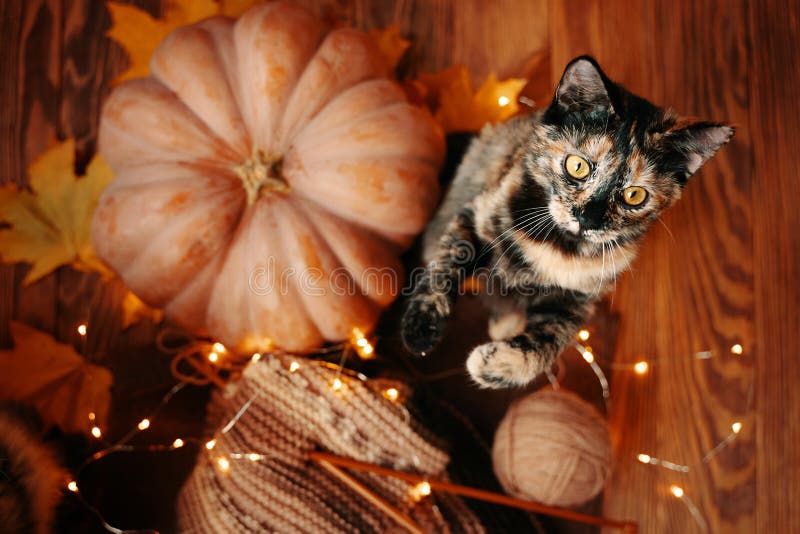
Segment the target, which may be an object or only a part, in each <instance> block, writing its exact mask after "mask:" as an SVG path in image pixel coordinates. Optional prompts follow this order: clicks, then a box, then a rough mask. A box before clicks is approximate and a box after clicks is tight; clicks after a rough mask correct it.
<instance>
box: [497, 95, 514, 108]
mask: <svg viewBox="0 0 800 534" xmlns="http://www.w3.org/2000/svg"><path fill="white" fill-rule="evenodd" d="M510 103H511V99H510V98H508V97H507V96H501V97H500V98H498V99H497V105H498V106H500V107H501V108H504V107H506V106H507V105H508V104H510Z"/></svg>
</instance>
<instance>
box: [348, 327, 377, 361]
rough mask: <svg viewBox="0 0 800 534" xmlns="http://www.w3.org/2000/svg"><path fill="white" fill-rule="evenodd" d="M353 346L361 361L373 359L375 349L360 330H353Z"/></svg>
mask: <svg viewBox="0 0 800 534" xmlns="http://www.w3.org/2000/svg"><path fill="white" fill-rule="evenodd" d="M353 344H354V345H355V348H356V352H357V353H358V355H359V357H361V358H362V359H364V360H369V359H370V358H373V357H374V354H375V349H374V348H373V346H372V344H371V343H370V342H369V340H368V339H367V338H366V337H365V336H364V332H362V331H361V329H360V328H353Z"/></svg>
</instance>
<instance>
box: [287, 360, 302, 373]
mask: <svg viewBox="0 0 800 534" xmlns="http://www.w3.org/2000/svg"><path fill="white" fill-rule="evenodd" d="M298 369H300V364H299V363H297V362H292V363H290V364H289V372H290V373H294V372H295V371H297V370H298Z"/></svg>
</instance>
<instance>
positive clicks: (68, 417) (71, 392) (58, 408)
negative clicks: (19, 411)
mask: <svg viewBox="0 0 800 534" xmlns="http://www.w3.org/2000/svg"><path fill="white" fill-rule="evenodd" d="M11 335H12V337H13V338H14V348H13V349H11V350H0V399H3V400H8V401H14V402H22V403H26V404H31V405H33V406H34V407H35V408H36V409H37V411H38V412H39V415H40V416H41V417H42V419H43V420H44V421H45V423H47V424H52V425H57V426H59V427H60V428H61V429H63V430H64V431H66V432H88V431H89V430H90V428H91V426H92V425H95V424H96V425H98V426H100V427H101V428H103V427H104V426H105V423H106V420H107V418H108V408H109V405H110V403H111V384H112V381H113V380H112V377H111V372H110V371H109V370H108V369H106V368H105V367H100V366H99V365H94V364H92V363H89V362H88V361H86V360H85V359H84V358H83V357H82V356H80V355H79V354H78V353H77V352H75V350H74V349H73V348H72V347H71V346H70V345H66V344H64V343H59V342H57V341H56V340H54V339H53V338H52V337H50V336H49V335H47V334H45V333H44V332H40V331H38V330H35V329H33V328H30V327H29V326H25V325H24V324H22V323H17V322H15V321H12V322H11ZM90 413H93V414H94V423H92V422H91V421H90V418H89V414H90Z"/></svg>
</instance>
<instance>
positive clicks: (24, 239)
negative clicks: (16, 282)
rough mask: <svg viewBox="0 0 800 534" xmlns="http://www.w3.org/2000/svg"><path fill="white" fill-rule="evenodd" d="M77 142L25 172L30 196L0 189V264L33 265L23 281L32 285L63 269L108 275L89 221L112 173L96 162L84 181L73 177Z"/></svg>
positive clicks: (58, 149)
mask: <svg viewBox="0 0 800 534" xmlns="http://www.w3.org/2000/svg"><path fill="white" fill-rule="evenodd" d="M74 166H75V141H74V140H71V139H70V140H67V141H65V142H63V143H60V144H58V145H56V146H54V147H52V148H50V149H49V150H47V151H46V152H45V153H44V154H42V155H41V156H39V157H38V158H37V159H36V161H34V162H33V163H32V164H31V166H30V167H29V168H28V175H29V184H30V188H31V190H32V191H33V192H32V193H31V192H28V191H25V190H21V189H18V188H17V187H16V186H13V185H10V184H9V185H6V186H4V187H0V222H1V223H4V224H5V225H7V226H8V227H7V228H0V258H1V259H2V261H3V262H5V263H17V262H26V263H30V264H31V265H32V268H31V270H30V272H28V275H27V276H26V277H25V280H24V281H23V284H24V285H27V284H30V283H32V282H35V281H36V280H38V279H39V278H41V277H43V276H45V275H46V274H48V273H49V272H51V271H52V270H54V269H56V268H57V267H59V266H61V265H66V264H71V265H72V266H73V267H75V268H76V269H78V270H82V271H96V272H99V273H101V274H103V275H104V276H108V275H110V271H109V270H108V268H107V267H106V266H105V265H104V264H103V263H102V262H101V261H100V260H99V259H98V258H97V256H96V255H95V253H94V249H93V248H92V245H91V239H90V227H91V223H92V215H93V214H94V210H95V207H96V206H97V199H98V197H99V196H100V193H101V192H102V191H103V189H105V187H106V186H107V185H108V184H109V183H110V182H111V180H112V178H113V175H112V173H111V169H110V168H109V167H108V165H106V163H105V162H104V161H103V159H102V158H101V157H100V156H95V157H94V158H93V159H92V161H91V162H90V163H89V166H88V167H87V169H86V176H84V177H82V178H77V177H76V176H75V173H74Z"/></svg>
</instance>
